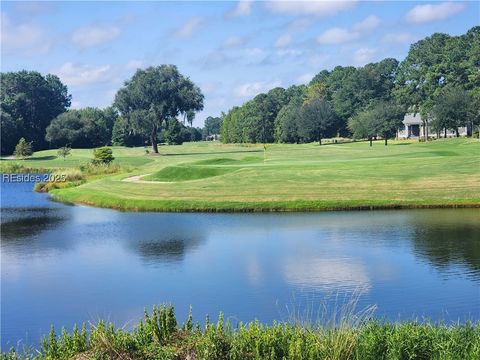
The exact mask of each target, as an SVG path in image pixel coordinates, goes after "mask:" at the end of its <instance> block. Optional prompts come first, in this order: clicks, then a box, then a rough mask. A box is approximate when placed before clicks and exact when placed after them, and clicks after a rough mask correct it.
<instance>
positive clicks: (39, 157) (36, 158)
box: [27, 155, 57, 160]
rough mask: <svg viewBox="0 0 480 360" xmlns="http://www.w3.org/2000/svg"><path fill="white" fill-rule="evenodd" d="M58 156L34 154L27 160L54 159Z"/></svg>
mask: <svg viewBox="0 0 480 360" xmlns="http://www.w3.org/2000/svg"><path fill="white" fill-rule="evenodd" d="M56 158H57V157H56V156H55V155H48V156H32V157H29V158H28V159H27V160H54V159H56Z"/></svg>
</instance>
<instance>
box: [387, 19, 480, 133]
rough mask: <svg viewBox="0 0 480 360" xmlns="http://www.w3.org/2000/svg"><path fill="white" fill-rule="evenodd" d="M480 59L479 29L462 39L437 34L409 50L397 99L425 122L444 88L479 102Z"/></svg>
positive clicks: (401, 69)
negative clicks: (468, 94)
mask: <svg viewBox="0 0 480 360" xmlns="http://www.w3.org/2000/svg"><path fill="white" fill-rule="evenodd" d="M478 59H480V27H479V26H476V27H473V28H472V29H470V30H469V31H468V32H467V33H466V34H464V35H460V36H450V35H447V34H441V33H435V34H433V35H432V36H429V37H427V38H425V39H422V40H420V41H418V42H416V43H415V44H413V45H412V46H411V47H410V50H409V52H408V55H407V57H406V58H405V60H403V61H402V62H401V63H400V66H399V68H398V72H397V76H396V88H395V90H394V93H395V96H396V97H397V99H398V101H399V102H400V103H402V104H404V105H406V106H408V108H409V110H410V111H412V112H415V113H417V112H418V113H420V114H421V116H422V118H423V119H428V118H429V117H431V114H429V113H430V112H432V111H433V108H434V107H435V104H436V102H437V101H438V100H439V99H440V94H441V93H442V89H443V88H444V87H454V88H463V89H464V90H466V91H469V92H470V93H471V94H472V96H473V97H478V98H480V90H479V89H480V61H479V60H478ZM437 111H438V109H437ZM467 120H468V119H464V122H466V121H467ZM424 125H425V124H424Z"/></svg>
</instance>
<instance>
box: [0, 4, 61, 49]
mask: <svg viewBox="0 0 480 360" xmlns="http://www.w3.org/2000/svg"><path fill="white" fill-rule="evenodd" d="M1 24H2V28H1V31H0V44H1V48H2V52H5V53H18V54H19V55H28V56H31V55H36V54H45V53H47V52H48V51H49V50H50V48H51V46H52V42H51V40H50V37H49V36H48V34H47V33H46V31H45V30H44V29H43V28H41V27H39V26H37V25H35V24H33V23H28V22H26V23H13V22H12V21H11V20H10V18H9V17H8V16H7V15H6V14H5V13H3V12H2V13H1Z"/></svg>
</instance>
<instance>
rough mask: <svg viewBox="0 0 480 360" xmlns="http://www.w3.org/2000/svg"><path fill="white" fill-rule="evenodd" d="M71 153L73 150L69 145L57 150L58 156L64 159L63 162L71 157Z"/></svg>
mask: <svg viewBox="0 0 480 360" xmlns="http://www.w3.org/2000/svg"><path fill="white" fill-rule="evenodd" d="M71 152H72V148H71V147H70V146H68V145H65V146H63V147H61V148H60V149H58V150H57V155H58V156H60V157H63V160H65V158H66V157H67V156H70V155H71Z"/></svg>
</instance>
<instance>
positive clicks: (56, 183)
mask: <svg viewBox="0 0 480 360" xmlns="http://www.w3.org/2000/svg"><path fill="white" fill-rule="evenodd" d="M121 170H124V171H129V170H128V169H124V168H122V167H120V166H119V165H117V164H101V163H100V164H92V163H89V164H86V165H81V166H80V167H79V168H67V169H59V170H56V171H54V172H53V173H51V174H50V175H49V176H48V177H49V179H50V180H49V181H47V182H39V183H37V184H35V188H34V190H35V191H36V192H49V191H50V190H53V189H65V188H69V187H74V186H78V185H81V184H83V183H85V182H86V181H87V178H88V177H95V176H101V175H111V174H115V173H118V172H120V171H121Z"/></svg>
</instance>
